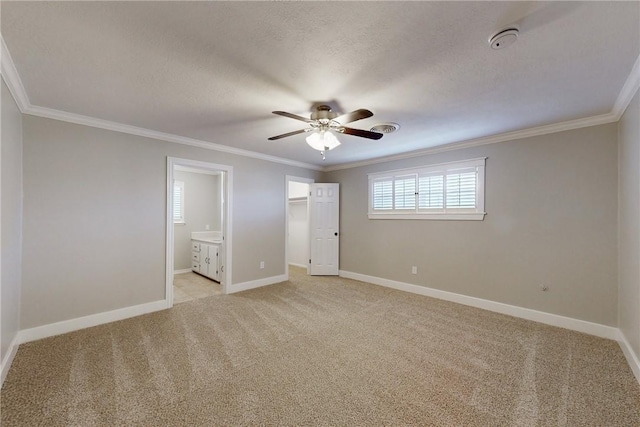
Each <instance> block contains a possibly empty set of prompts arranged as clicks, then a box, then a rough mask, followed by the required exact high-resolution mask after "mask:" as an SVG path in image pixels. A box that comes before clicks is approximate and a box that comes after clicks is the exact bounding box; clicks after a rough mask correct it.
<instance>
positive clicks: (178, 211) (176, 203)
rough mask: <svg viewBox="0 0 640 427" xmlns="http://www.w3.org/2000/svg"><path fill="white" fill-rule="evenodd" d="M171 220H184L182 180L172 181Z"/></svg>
mask: <svg viewBox="0 0 640 427" xmlns="http://www.w3.org/2000/svg"><path fill="white" fill-rule="evenodd" d="M173 222H184V182H182V181H174V182H173Z"/></svg>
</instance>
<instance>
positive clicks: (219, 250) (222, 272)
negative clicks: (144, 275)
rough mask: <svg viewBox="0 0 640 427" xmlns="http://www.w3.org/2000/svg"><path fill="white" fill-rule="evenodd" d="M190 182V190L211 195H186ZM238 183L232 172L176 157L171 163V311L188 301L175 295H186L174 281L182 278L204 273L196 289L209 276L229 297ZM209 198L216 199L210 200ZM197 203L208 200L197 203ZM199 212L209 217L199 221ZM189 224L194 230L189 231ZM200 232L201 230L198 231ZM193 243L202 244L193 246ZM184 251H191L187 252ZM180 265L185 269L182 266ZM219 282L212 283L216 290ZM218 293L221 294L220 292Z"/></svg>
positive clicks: (168, 279)
mask: <svg viewBox="0 0 640 427" xmlns="http://www.w3.org/2000/svg"><path fill="white" fill-rule="evenodd" d="M186 182H190V183H191V184H190V185H189V188H190V189H192V190H193V189H194V187H200V188H202V187H203V186H204V188H205V189H201V190H200V192H199V193H197V192H194V191H191V192H188V191H186V190H185V188H186ZM232 183H233V167H232V166H227V165H220V164H214V163H207V162H201V161H196V160H189V159H180V158H174V157H168V158H167V207H166V208H167V211H166V212H167V230H166V231H167V233H166V235H167V239H166V254H167V256H166V262H167V264H166V289H165V301H166V303H167V307H168V308H170V307H172V306H173V304H174V299H175V298H178V300H177V301H176V302H180V300H184V298H185V295H183V294H182V293H180V294H179V295H178V294H176V295H174V292H182V291H180V290H178V291H176V290H175V289H174V275H175V274H176V273H187V272H191V271H193V272H195V273H198V274H195V273H193V274H192V275H193V276H194V278H196V280H193V281H192V282H193V283H192V284H193V285H194V286H197V282H198V279H202V280H204V281H208V280H209V279H207V278H205V276H206V277H209V278H211V279H213V280H215V281H216V282H219V284H220V285H219V286H218V289H220V288H221V291H222V293H228V289H229V285H230V283H231V261H232V260H231V245H232V239H231V218H232V216H231V209H232V206H233V204H232V200H231V196H232ZM208 192H209V193H210V197H207V193H208ZM189 197H190V198H191V200H189ZM194 197H197V198H201V199H202V200H193V199H194ZM189 202H191V203H189ZM194 202H197V203H194ZM189 205H190V206H191V207H192V211H191V212H190V213H189V212H187V213H186V214H185V211H184V209H185V208H186V207H188V206H189ZM193 206H200V207H202V209H203V210H206V211H207V213H206V214H205V217H204V218H198V215H197V214H196V215H194V212H193ZM181 209H182V211H181ZM190 214H191V215H190ZM187 224H189V225H190V226H189V227H187ZM194 226H195V227H196V228H197V229H192V228H193V227H194ZM183 227H184V228H183ZM185 233H187V234H185ZM185 236H186V237H185ZM191 239H196V240H193V241H192V240H191ZM185 242H186V243H185ZM177 243H179V245H178V246H180V247H179V248H176V244H177ZM186 245H188V246H186ZM193 245H197V246H198V248H197V249H198V250H195V249H194V248H193V247H192V246H193ZM182 246H185V247H184V248H182ZM201 247H204V248H205V251H206V252H207V254H206V256H204V257H203V258H202V259H200V254H201V252H200V249H201ZM214 249H215V254H216V257H215V258H212V257H211V256H209V255H210V254H211V253H213V252H214ZM176 251H178V253H176ZM183 252H185V253H186V255H185V253H183ZM192 256H193V257H195V258H193V257H192ZM185 257H189V259H188V261H189V263H188V264H186V259H184V258H185ZM176 262H178V263H180V264H179V266H178V264H176ZM214 262H215V263H214ZM182 264H185V265H182ZM176 266H178V267H176ZM203 268H204V270H203ZM207 269H210V270H211V271H208V270H207ZM216 282H211V284H214V283H216ZM213 293H215V292H213ZM213 293H212V294H213ZM218 293H220V291H219V290H218Z"/></svg>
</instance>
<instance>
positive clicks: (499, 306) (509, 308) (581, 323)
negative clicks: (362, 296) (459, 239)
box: [340, 270, 619, 340]
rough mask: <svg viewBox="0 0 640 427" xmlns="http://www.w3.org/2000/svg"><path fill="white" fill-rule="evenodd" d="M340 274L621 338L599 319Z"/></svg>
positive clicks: (503, 312)
mask: <svg viewBox="0 0 640 427" xmlns="http://www.w3.org/2000/svg"><path fill="white" fill-rule="evenodd" d="M340 276H341V277H345V278H347V279H354V280H360V281H362V282H368V283H372V284H374V285H380V286H384V287H387V288H392V289H397V290H400V291H405V292H411V293H414V294H419V295H424V296H428V297H432V298H438V299H441V300H445V301H451V302H455V303H458V304H464V305H469V306H472V307H477V308H482V309H484V310H489V311H493V312H496V313H501V314H507V315H509V316H514V317H519V318H522V319H526V320H532V321H534V322H540V323H544V324H546V325H551V326H557V327H560V328H565V329H570V330H573V331H578V332H583V333H585V334H589V335H595V336H597V337H601V338H608V339H612V340H617V339H618V338H619V335H618V329H617V328H614V327H612V326H606V325H601V324H599V323H593V322H587V321H585V320H579V319H573V318H571V317H565V316H560V315H557V314H551V313H545V312H543V311H537V310H532V309H530V308H524V307H518V306H515V305H509V304H503V303H501V302H495V301H490V300H486V299H482V298H476V297H470V296H467V295H462V294H456V293H453V292H447V291H442V290H439V289H433V288H428V287H426V286H419V285H413V284H411V283H404V282H397V281H395V280H389V279H383V278H380V277H374V276H367V275H364V274H360V273H353V272H351V271H344V270H340Z"/></svg>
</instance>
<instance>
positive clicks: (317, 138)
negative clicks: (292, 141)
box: [306, 131, 340, 151]
mask: <svg viewBox="0 0 640 427" xmlns="http://www.w3.org/2000/svg"><path fill="white" fill-rule="evenodd" d="M306 141H307V144H309V146H310V147H311V148H313V149H315V150H318V151H328V150H333V149H334V148H336V147H337V146H338V145H340V141H338V138H336V137H335V135H334V134H332V133H331V132H329V131H319V132H313V133H312V134H311V135H309V136H308V137H307V138H306Z"/></svg>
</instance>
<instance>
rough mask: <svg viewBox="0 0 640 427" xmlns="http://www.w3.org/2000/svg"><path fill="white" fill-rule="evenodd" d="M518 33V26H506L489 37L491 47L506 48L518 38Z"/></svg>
mask: <svg viewBox="0 0 640 427" xmlns="http://www.w3.org/2000/svg"><path fill="white" fill-rule="evenodd" d="M518 33H519V31H518V29H517V28H506V29H504V30H501V31H498V32H497V33H496V34H494V35H492V36H491V37H490V38H489V45H490V46H491V49H496V50H498V49H504V48H505V47H507V46H511V45H512V44H514V43H515V42H516V40H517V39H518Z"/></svg>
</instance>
